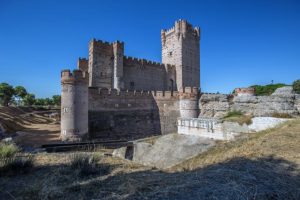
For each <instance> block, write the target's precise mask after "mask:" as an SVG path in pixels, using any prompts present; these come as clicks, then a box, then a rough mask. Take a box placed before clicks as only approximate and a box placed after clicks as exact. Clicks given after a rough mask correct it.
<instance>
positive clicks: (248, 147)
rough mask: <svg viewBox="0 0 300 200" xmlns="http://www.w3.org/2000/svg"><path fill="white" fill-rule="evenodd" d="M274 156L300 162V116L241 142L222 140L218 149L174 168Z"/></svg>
mask: <svg viewBox="0 0 300 200" xmlns="http://www.w3.org/2000/svg"><path fill="white" fill-rule="evenodd" d="M271 156H272V157H276V158H283V159H285V160H287V161H290V162H293V163H295V164H297V165H300V120H299V119H296V120H293V121H290V122H287V123H285V124H283V125H281V126H279V127H276V128H273V129H269V130H266V131H262V132H260V133H257V134H249V135H248V137H246V138H241V139H239V140H238V141H233V142H219V145H217V146H216V147H215V148H213V149H211V150H209V151H208V152H206V153H204V154H201V155H199V156H197V157H195V158H192V159H190V160H188V161H186V162H184V163H182V164H180V165H178V166H176V167H173V168H172V170H176V171H178V170H186V169H189V170H192V169H196V168H199V167H205V166H208V165H211V164H216V163H222V162H226V161H228V160H230V159H233V158H236V157H243V158H247V159H259V158H261V157H271Z"/></svg>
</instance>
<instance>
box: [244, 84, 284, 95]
mask: <svg viewBox="0 0 300 200" xmlns="http://www.w3.org/2000/svg"><path fill="white" fill-rule="evenodd" d="M284 86H287V85H286V84H284V83H277V84H270V85H252V86H250V87H252V88H254V89H255V95H257V96H266V95H267V96H268V95H271V94H272V93H273V92H275V90H276V89H278V88H281V87H284Z"/></svg>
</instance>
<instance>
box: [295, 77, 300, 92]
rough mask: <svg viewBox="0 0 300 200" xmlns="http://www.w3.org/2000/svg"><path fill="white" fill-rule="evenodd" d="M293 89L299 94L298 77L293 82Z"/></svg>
mask: <svg viewBox="0 0 300 200" xmlns="http://www.w3.org/2000/svg"><path fill="white" fill-rule="evenodd" d="M293 90H294V91H295V92H296V93H297V94H300V79H299V80H296V81H294V82H293Z"/></svg>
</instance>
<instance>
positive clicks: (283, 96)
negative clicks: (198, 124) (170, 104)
mask: <svg viewBox="0 0 300 200" xmlns="http://www.w3.org/2000/svg"><path fill="white" fill-rule="evenodd" d="M226 97H227V98H226ZM200 108H201V114H200V115H202V116H205V117H206V116H209V115H210V116H209V117H220V116H221V117H222V116H224V113H226V112H228V111H229V110H231V111H232V110H239V111H242V112H244V113H246V114H251V115H253V116H255V117H261V116H266V117H267V116H272V115H273V114H274V113H280V114H282V113H285V114H289V115H291V116H297V115H299V110H300V97H299V95H297V94H295V93H294V92H293V89H292V87H290V86H286V87H282V88H278V89H277V90H276V91H275V92H274V93H273V94H272V95H270V96H234V97H233V98H230V95H220V94H205V95H202V97H201V98H200ZM211 113H213V115H212V114H211Z"/></svg>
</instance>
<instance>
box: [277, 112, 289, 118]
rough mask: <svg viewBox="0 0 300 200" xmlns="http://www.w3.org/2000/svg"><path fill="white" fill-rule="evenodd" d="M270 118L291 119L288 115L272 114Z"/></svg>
mask: <svg viewBox="0 0 300 200" xmlns="http://www.w3.org/2000/svg"><path fill="white" fill-rule="evenodd" d="M272 117H276V118H293V117H292V116H291V115H290V114H288V113H273V114H272Z"/></svg>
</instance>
